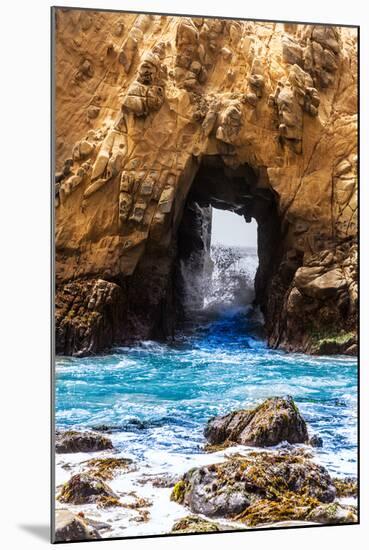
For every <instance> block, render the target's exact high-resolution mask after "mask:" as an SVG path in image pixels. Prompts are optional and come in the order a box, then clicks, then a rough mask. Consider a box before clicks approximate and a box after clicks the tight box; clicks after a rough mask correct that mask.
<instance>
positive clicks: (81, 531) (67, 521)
mask: <svg viewBox="0 0 369 550" xmlns="http://www.w3.org/2000/svg"><path fill="white" fill-rule="evenodd" d="M54 537H55V542H70V541H76V540H95V539H100V538H101V537H100V535H99V533H98V531H97V530H96V529H95V528H94V527H93V526H92V525H89V523H88V521H87V520H86V519H85V518H83V517H81V516H79V515H76V514H72V512H69V510H56V512H55V535H54Z"/></svg>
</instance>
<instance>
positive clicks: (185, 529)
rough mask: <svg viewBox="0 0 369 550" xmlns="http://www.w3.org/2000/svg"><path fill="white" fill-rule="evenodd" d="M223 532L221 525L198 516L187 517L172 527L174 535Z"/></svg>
mask: <svg viewBox="0 0 369 550" xmlns="http://www.w3.org/2000/svg"><path fill="white" fill-rule="evenodd" d="M217 531H221V529H220V527H219V525H218V524H217V523H214V522H213V521H208V520H206V519H204V518H200V517H198V516H186V517H184V518H181V519H179V520H178V521H176V523H175V524H174V525H173V527H172V532H173V533H213V532H217Z"/></svg>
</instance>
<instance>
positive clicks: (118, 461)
mask: <svg viewBox="0 0 369 550" xmlns="http://www.w3.org/2000/svg"><path fill="white" fill-rule="evenodd" d="M86 465H87V466H88V468H89V471H88V473H89V474H90V475H92V476H93V477H97V478H99V479H102V480H104V481H105V480H107V479H113V477H114V475H115V474H116V473H117V472H127V471H131V470H133V469H134V468H135V467H134V465H133V460H131V459H130V458H111V457H110V458H92V459H91V460H88V461H87V462H86Z"/></svg>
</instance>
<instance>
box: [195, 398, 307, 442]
mask: <svg viewBox="0 0 369 550" xmlns="http://www.w3.org/2000/svg"><path fill="white" fill-rule="evenodd" d="M204 434H205V437H206V438H207V440H208V441H209V442H210V443H211V444H213V445H214V444H221V443H225V442H227V441H233V442H235V443H240V444H242V445H250V446H255V447H270V446H273V445H277V444H278V443H281V442H282V441H288V443H305V442H307V440H308V432H307V427H306V422H305V420H304V419H303V417H302V416H301V414H300V412H299V410H298V408H297V407H296V405H295V403H294V401H293V399H292V397H290V396H287V397H271V398H269V399H266V400H265V401H264V402H263V403H262V404H261V405H259V406H258V407H256V408H255V409H251V410H241V411H235V412H231V413H230V414H227V415H225V416H221V417H215V418H212V419H210V420H209V421H208V423H207V425H206V428H205V432H204Z"/></svg>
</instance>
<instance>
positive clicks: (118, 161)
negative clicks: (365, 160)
mask: <svg viewBox="0 0 369 550" xmlns="http://www.w3.org/2000/svg"><path fill="white" fill-rule="evenodd" d="M56 17H57V27H56V29H57V30H56V53H57V62H58V63H59V65H57V74H56V89H57V105H56V106H57V109H56V132H57V136H56V157H57V173H56V288H57V293H56V348H57V352H58V353H66V354H86V353H94V352H98V351H100V350H102V349H104V348H105V347H107V346H110V345H112V344H113V343H122V342H127V341H131V340H134V339H136V338H160V337H166V336H168V335H171V334H172V332H173V326H174V322H175V319H174V318H175V306H174V305H173V304H174V300H175V288H174V285H173V270H174V266H175V261H176V254H177V240H178V239H177V237H178V229H179V227H180V223H181V220H182V217H183V212H184V209H185V205H186V201H187V199H188V196H189V193H194V192H195V191H196V192H197V194H198V197H199V200H200V199H201V195H202V199H201V200H202V201H203V202H204V203H206V202H207V201H208V202H209V204H211V203H212V201H214V200H218V201H219V200H225V201H226V202H227V201H228V203H227V204H228V206H229V207H232V208H233V206H235V208H241V209H242V208H243V209H244V212H245V214H244V215H245V216H250V215H251V216H254V217H256V216H259V218H260V222H259V227H262V226H264V227H267V226H268V224H269V225H270V226H272V227H273V231H271V230H268V231H269V233H268V231H266V230H264V233H263V235H264V236H262V237H261V238H260V239H259V243H260V245H259V257H260V259H261V270H260V272H259V275H258V279H257V294H258V299H259V301H260V303H262V306H263V309H264V313H265V316H266V328H267V334H268V340H269V343H270V345H272V346H281V347H284V348H287V349H293V350H304V351H310V352H316V351H319V350H321V349H322V346H323V351H325V352H329V351H332V352H336V351H345V350H347V349H351V351H352V350H353V349H354V342H355V337H356V312H357V283H356V233H357V227H356V209H357V201H356V189H357V177H356V165H357V157H356V152H357V151H356V137H357V128H356V116H357V103H356V98H357V75H356V65H355V64H356V34H355V33H356V30H355V29H348V28H334V27H325V26H320V25H315V26H314V25H292V24H291V25H287V26H284V25H283V24H273V23H258V22H254V23H251V22H247V21H232V20H221V19H203V18H180V17H172V16H163V17H161V16H160V17H159V16H153V15H145V16H143V15H139V16H134V14H121V13H114V12H111V13H108V12H107V13H102V12H101V13H98V14H97V16H96V19H95V18H94V16H93V15H91V17H90V19H91V21H92V23H91V25H90V26H89V25H87V23H86V21H85V16H84V12H82V11H81V12H79V11H78V10H65V9H62V8H59V9H58V10H56ZM96 21H97V23H96ZM93 22H95V23H93ZM94 25H95V28H94ZM96 26H97V27H98V29H97V30H96ZM112 29H113V31H112ZM62 67H68V71H66V72H65V73H64V72H63V70H62ZM59 68H60V70H59ZM73 71H75V72H73ZM71 75H74V76H73V78H71ZM86 105H87V106H86ZM67 114H68V117H66V115H67ZM65 120H68V122H67V123H66V122H65ZM77 138H78V139H77ZM209 178H210V180H211V182H210V184H209ZM219 178H221V179H222V182H223V183H222V186H220V184H219V185H218V184H217V183H216V182H217V179H218V180H219ZM227 178H228V180H227ZM226 181H231V182H232V185H231V186H230V188H231V190H233V191H232V192H234V193H236V195H237V193H238V195H239V196H238V195H237V196H236V197H233V198H232V197H231V196H227V197H226V198H225V199H224V197H223V199H222V197H220V198H219V196H217V197H216V196H213V195H212V192H211V188H212V187H214V186H215V187H217V185H218V188H219V189H220V187H222V189H223V191H224V189H226V187H224V182H226ZM199 182H200V183H199ZM214 182H215V183H214ZM219 189H218V190H219ZM224 192H225V191H224ZM231 194H232V193H231ZM242 195H244V199H242V200H244V202H242V201H241V199H240V197H241V196H242ZM248 195H250V196H249V198H248V199H247V196H248ZM233 200H234V201H236V202H235V204H234V205H233V206H232V204H233V203H232V201H233ZM237 201H238V202H237ZM247 201H249V202H247ZM268 201H269V203H270V204H269V210H268V207H267V206H266V204H268ZM268 215H269V217H268ZM261 220H262V221H261ZM265 235H269V240H270V238H271V237H270V236H271V235H273V239H277V241H275V242H274V241H273V243H274V244H273V246H272V247H270V249H268V246H269V244H270V243H269V244H268V242H267V241H268V238H267V237H265ZM263 239H264V240H263ZM272 249H273V254H272V258H270V256H271V250H272ZM268 250H269V252H268ZM266 265H267V266H268V267H265V266H266ZM263 266H264V267H263ZM338 335H339V336H340V338H339V339H337V338H336V336H338ZM330 343H331V347H330ZM324 346H325V348H324ZM337 346H341V347H339V350H338V348H337Z"/></svg>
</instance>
